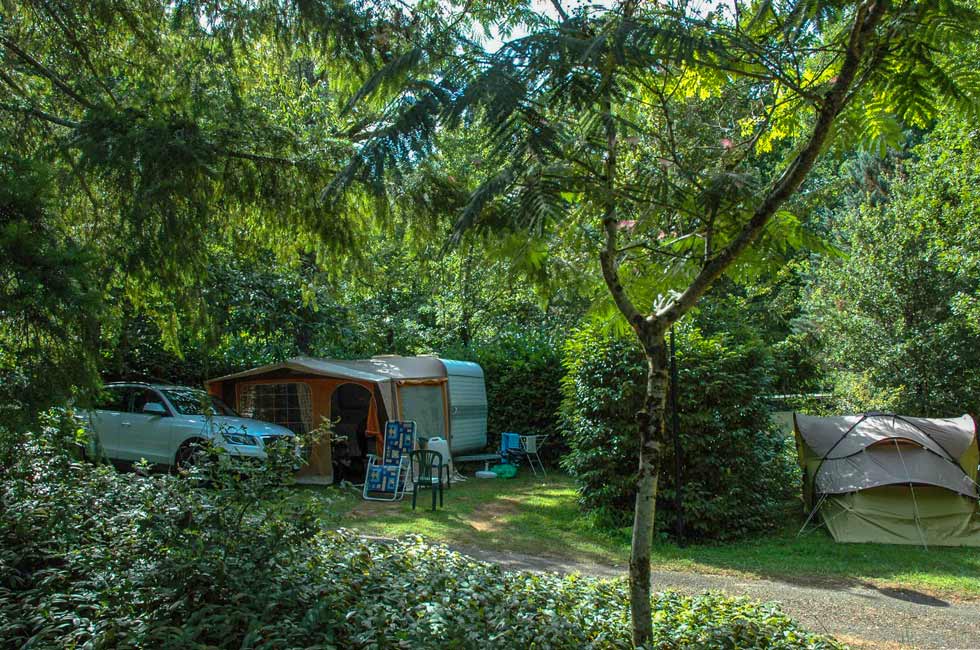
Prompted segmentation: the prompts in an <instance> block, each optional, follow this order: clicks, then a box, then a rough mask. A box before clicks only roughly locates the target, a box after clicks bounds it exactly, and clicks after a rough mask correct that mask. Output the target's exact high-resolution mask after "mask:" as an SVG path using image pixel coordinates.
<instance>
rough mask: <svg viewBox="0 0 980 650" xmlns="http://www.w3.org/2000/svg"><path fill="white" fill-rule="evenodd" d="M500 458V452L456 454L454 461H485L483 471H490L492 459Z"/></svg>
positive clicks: (497, 459)
mask: <svg viewBox="0 0 980 650" xmlns="http://www.w3.org/2000/svg"><path fill="white" fill-rule="evenodd" d="M491 460H496V461H499V460H500V454H472V455H470V456H455V457H453V462H454V463H479V462H482V463H483V471H485V472H489V471H490V461H491Z"/></svg>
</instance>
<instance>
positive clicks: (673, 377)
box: [670, 324, 684, 546]
mask: <svg viewBox="0 0 980 650" xmlns="http://www.w3.org/2000/svg"><path fill="white" fill-rule="evenodd" d="M670 421H671V429H672V431H671V433H672V434H673V438H674V511H675V512H676V513H677V521H676V528H675V531H674V532H675V534H676V535H677V540H678V542H680V545H681V546H684V484H683V482H682V481H683V478H682V476H681V453H682V452H681V434H680V430H681V427H680V423H679V417H678V414H677V347H676V345H675V342H674V325H673V324H671V326H670Z"/></svg>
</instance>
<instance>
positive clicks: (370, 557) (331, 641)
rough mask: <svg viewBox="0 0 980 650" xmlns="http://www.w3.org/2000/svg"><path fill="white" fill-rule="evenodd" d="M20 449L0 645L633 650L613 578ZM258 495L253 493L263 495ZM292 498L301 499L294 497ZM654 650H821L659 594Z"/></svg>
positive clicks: (741, 613) (8, 505)
mask: <svg viewBox="0 0 980 650" xmlns="http://www.w3.org/2000/svg"><path fill="white" fill-rule="evenodd" d="M72 436H73V434H72V433H71V432H68V434H67V436H66V435H60V434H59V433H58V430H57V429H56V428H55V427H48V428H47V429H46V430H44V431H42V432H41V433H40V434H37V435H31V436H29V437H28V438H27V440H28V442H25V443H22V444H21V445H20V446H19V447H18V449H17V454H16V455H15V456H14V458H16V460H15V462H14V463H13V464H12V465H10V466H8V467H7V468H5V469H6V470H7V475H6V476H5V479H4V481H3V483H2V484H0V490H2V494H0V497H2V499H0V504H2V507H0V647H22V646H26V647H31V648H81V647H92V648H138V647H139V648H181V649H184V648H268V649H273V648H274V649H285V648H301V647H317V648H326V649H330V648H343V649H345V650H346V649H351V650H360V649H364V650H367V649H369V648H370V649H373V650H385V649H392V650H394V649H396V648H415V649H417V650H435V649H437V648H453V649H461V650H468V649H471V648H472V649H473V650H477V649H481V650H482V649H483V648H486V647H492V648H495V649H502V650H510V649H513V650H518V649H520V650H525V649H526V648H538V649H541V650H547V649H555V650H557V649H567V648H594V649H610V650H612V649H620V648H622V649H626V648H629V647H630V643H629V625H628V612H629V609H628V607H627V588H626V584H625V582H624V581H622V580H617V581H603V580H596V579H589V578H582V577H578V576H559V575H535V574H530V573H505V572H503V571H502V570H501V569H500V568H498V567H496V566H494V565H490V564H486V563H482V562H476V561H473V560H471V559H469V558H467V557H465V556H463V555H460V554H458V553H454V552H452V551H450V550H448V549H446V548H444V547H440V546H429V545H426V544H424V543H422V542H421V541H420V540H418V539H403V540H399V541H396V542H394V543H390V544H381V543H375V542H367V541H365V540H364V539H362V538H359V537H357V536H355V535H353V534H351V533H348V532H344V531H339V532H332V533H322V532H317V527H316V526H314V525H313V524H314V520H313V519H312V518H311V516H312V515H313V514H314V513H311V512H309V511H307V510H306V509H305V508H304V507H302V506H300V505H299V504H300V503H303V504H309V503H312V502H313V500H311V499H295V500H293V499H290V498H289V495H290V494H291V492H290V491H288V490H282V489H281V488H280V487H277V484H276V482H275V481H273V480H272V479H273V478H274V476H273V475H272V474H270V475H263V474H262V473H259V475H258V476H252V477H245V478H233V479H228V480H224V479H222V480H219V481H217V482H216V484H215V485H213V486H211V487H210V488H208V489H202V488H198V487H194V486H193V484H192V482H191V481H187V480H182V479H178V478H176V477H172V476H150V477H144V476H139V475H134V474H117V473H115V472H114V471H112V470H111V469H110V468H107V467H93V466H91V465H87V464H83V463H80V462H78V461H76V460H74V459H73V458H72V456H71V455H70V454H68V453H66V452H65V449H67V448H68V447H69V446H70V445H69V444H66V443H68V442H69V441H70V440H71V437H72ZM259 488H261V489H262V490H263V491H264V494H258V493H256V492H255V490H256V489H259ZM292 494H295V493H292ZM654 598H655V603H654V612H655V614H654V617H655V620H654V624H655V642H654V647H656V648H661V649H665V650H666V649H673V648H678V649H680V648H736V647H737V648H743V649H746V650H752V649H754V648H760V649H761V648H767V649H777V650H778V649H783V650H791V649H800V650H802V649H804V648H808V649H812V650H821V649H831V648H838V647H840V646H838V645H837V644H836V643H834V642H832V641H830V640H828V639H824V638H822V637H819V636H816V635H811V634H809V633H807V632H805V631H804V630H801V629H800V628H799V627H798V626H797V625H796V624H795V623H794V622H793V621H791V620H789V619H788V618H786V617H785V616H784V615H783V614H781V613H780V612H779V611H778V610H777V609H776V608H775V607H774V606H769V605H759V604H754V603H752V602H750V601H746V600H739V599H729V598H725V597H723V596H720V595H714V594H706V595H703V596H699V597H694V598H689V597H684V596H680V595H677V594H673V593H665V594H659V595H657V596H655V597H654Z"/></svg>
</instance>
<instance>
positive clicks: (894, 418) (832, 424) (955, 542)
mask: <svg viewBox="0 0 980 650" xmlns="http://www.w3.org/2000/svg"><path fill="white" fill-rule="evenodd" d="M793 423H794V428H795V431H796V444H797V451H798V452H799V459H800V465H801V467H802V468H803V473H804V501H805V503H806V506H807V509H808V510H809V513H810V516H809V517H808V518H807V523H809V522H810V521H812V520H813V518H814V517H815V516H816V515H817V514H818V513H819V515H820V517H821V518H822V519H823V522H824V524H825V525H826V526H827V528H828V530H829V531H830V533H831V535H833V537H834V539H835V540H836V541H838V542H879V543H885V544H919V545H922V546H925V547H928V546H980V514H978V497H980V495H978V492H977V482H976V480H977V463H978V462H980V449H978V446H977V428H976V423H975V422H974V421H973V418H971V417H970V416H969V415H964V416H962V417H959V418H946V419H927V418H913V417H905V416H901V415H893V414H886V413H867V414H864V415H844V416H837V417H813V416H807V415H800V414H794V416H793ZM804 527H805V525H804Z"/></svg>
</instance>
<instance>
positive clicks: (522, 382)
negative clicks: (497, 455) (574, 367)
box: [470, 333, 564, 461]
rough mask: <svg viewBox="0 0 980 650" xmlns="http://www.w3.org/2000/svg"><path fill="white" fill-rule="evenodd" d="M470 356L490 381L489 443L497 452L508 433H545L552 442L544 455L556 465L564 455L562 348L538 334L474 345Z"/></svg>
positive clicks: (544, 449)
mask: <svg viewBox="0 0 980 650" xmlns="http://www.w3.org/2000/svg"><path fill="white" fill-rule="evenodd" d="M470 354H471V355H472V358H473V359H474V360H475V361H477V362H478V363H479V364H480V366H481V367H482V368H483V372H484V375H485V377H486V384H487V402H488V404H489V410H488V414H487V431H488V432H489V435H488V443H489V444H490V445H491V446H492V447H494V448H496V447H497V445H498V444H499V443H500V434H501V433H502V432H504V431H516V432H519V433H528V434H546V435H550V436H551V438H550V439H549V440H548V442H547V443H546V445H545V446H544V447H543V449H542V455H543V456H544V457H545V460H546V461H554V460H556V459H557V458H558V456H559V455H560V453H561V452H562V451H564V449H563V447H562V444H561V443H562V440H561V438H560V437H559V435H558V432H559V427H558V410H559V407H560V406H561V392H560V390H559V386H560V385H561V378H562V375H563V374H564V369H563V368H562V364H561V348H560V343H555V342H553V341H551V340H549V339H548V338H547V337H545V336H543V335H541V334H540V333H533V335H517V334H514V335H509V336H506V337H502V338H501V339H499V340H497V341H495V342H493V343H486V344H480V345H476V346H473V348H472V349H471V350H470Z"/></svg>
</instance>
